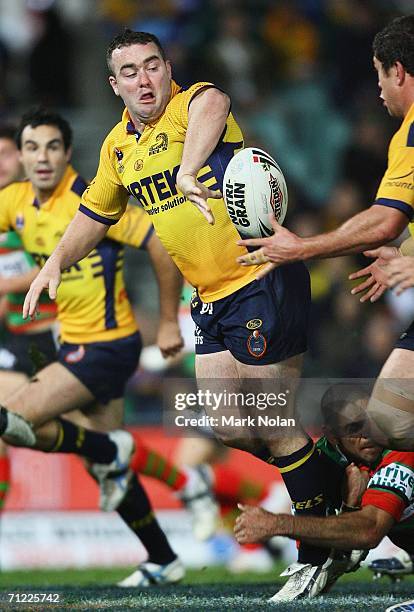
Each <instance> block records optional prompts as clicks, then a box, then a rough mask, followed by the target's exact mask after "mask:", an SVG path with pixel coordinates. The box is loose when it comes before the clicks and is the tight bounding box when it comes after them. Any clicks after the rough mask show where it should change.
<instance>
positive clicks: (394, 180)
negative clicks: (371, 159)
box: [374, 140, 414, 221]
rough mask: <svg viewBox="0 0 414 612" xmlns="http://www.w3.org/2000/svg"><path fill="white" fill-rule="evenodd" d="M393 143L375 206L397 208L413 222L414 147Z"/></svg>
mask: <svg viewBox="0 0 414 612" xmlns="http://www.w3.org/2000/svg"><path fill="white" fill-rule="evenodd" d="M409 143H410V141H409V140H407V145H406V146H401V145H400V146H395V145H393V142H392V141H391V145H390V149H389V154H388V168H387V170H386V172H385V174H384V176H383V178H382V181H381V183H380V186H379V188H378V192H377V196H376V198H375V202H374V203H375V204H381V205H383V206H389V207H391V208H397V209H398V210H400V211H401V212H403V213H405V214H406V215H407V217H408V219H409V220H410V221H411V220H412V218H413V215H414V146H410V144H409Z"/></svg>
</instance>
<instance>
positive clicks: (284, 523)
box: [234, 506, 394, 550]
mask: <svg viewBox="0 0 414 612" xmlns="http://www.w3.org/2000/svg"><path fill="white" fill-rule="evenodd" d="M241 510H242V514H241V515H240V516H239V517H238V518H237V520H236V525H235V528H234V532H235V535H236V539H237V541H238V542H239V543H240V544H246V543H249V542H263V541H266V540H268V539H269V538H271V537H273V536H276V535H280V536H285V537H288V538H291V539H294V540H300V541H301V542H306V543H307V544H312V545H313V546H322V547H326V548H341V549H343V550H352V549H354V548H358V549H368V548H374V547H375V546H377V545H378V544H379V542H380V541H381V539H382V538H383V537H384V536H385V535H386V534H387V533H388V532H389V530H390V529H391V527H392V526H393V524H394V519H393V517H392V516H391V515H390V514H388V513H387V512H385V511H384V510H381V509H379V508H376V507H374V506H365V507H364V508H362V509H361V510H357V511H356V512H348V513H343V514H340V515H339V516H329V517H321V518H320V517H314V516H306V517H301V516H292V515H290V514H272V513H271V512H267V511H266V510H263V508H259V507H255V506H242V507H241Z"/></svg>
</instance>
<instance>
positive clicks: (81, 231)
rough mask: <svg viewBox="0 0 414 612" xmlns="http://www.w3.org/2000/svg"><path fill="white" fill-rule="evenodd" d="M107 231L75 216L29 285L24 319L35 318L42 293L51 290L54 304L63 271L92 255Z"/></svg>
mask: <svg viewBox="0 0 414 612" xmlns="http://www.w3.org/2000/svg"><path fill="white" fill-rule="evenodd" d="M107 231H108V226H107V225H104V224H103V223H100V222H99V221H95V220H94V219H91V218H90V217H88V216H87V215H85V214H84V213H82V212H79V211H78V212H77V213H76V215H75V216H74V218H73V219H72V221H71V222H70V224H69V225H68V227H67V229H66V231H65V233H64V234H63V236H62V238H61V240H60V242H59V244H58V245H57V247H56V249H55V250H54V251H53V253H52V255H51V256H50V257H49V259H48V260H47V262H46V263H45V265H44V266H43V268H42V269H41V270H40V272H39V274H38V275H37V276H36V278H35V279H34V281H33V282H32V284H31V285H30V289H29V291H28V292H27V294H26V298H25V300H24V304H23V317H24V318H27V317H28V316H29V317H31V318H33V317H34V316H35V314H36V311H37V305H38V302H39V297H40V294H41V293H42V291H43V289H47V290H48V292H49V297H50V298H51V299H52V300H54V299H55V298H56V292H57V288H58V286H59V284H60V275H61V271H62V270H64V269H65V268H68V267H69V266H72V265H73V264H75V263H76V262H78V261H80V260H81V259H83V258H84V257H85V256H86V255H87V254H88V253H90V252H91V251H92V249H93V248H94V247H95V246H96V245H97V244H98V242H100V241H101V240H102V239H103V238H104V236H105V234H106V232H107Z"/></svg>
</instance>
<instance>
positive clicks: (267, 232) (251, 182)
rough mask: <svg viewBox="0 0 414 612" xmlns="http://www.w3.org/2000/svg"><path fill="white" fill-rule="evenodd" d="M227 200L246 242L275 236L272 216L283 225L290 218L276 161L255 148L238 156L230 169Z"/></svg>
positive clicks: (226, 180) (225, 182)
mask: <svg viewBox="0 0 414 612" xmlns="http://www.w3.org/2000/svg"><path fill="white" fill-rule="evenodd" d="M223 197H224V202H225V204H226V208H227V212H228V214H229V217H230V219H231V220H232V222H233V225H234V226H235V228H236V229H237V231H238V232H239V234H240V235H241V236H242V237H243V238H265V237H266V236H271V235H272V234H273V228H272V226H271V224H270V220H269V213H271V214H272V215H273V216H274V218H275V219H276V221H277V222H278V223H280V224H282V223H283V220H284V218H285V215H286V210H287V205H288V193H287V187H286V181H285V177H284V176H283V173H282V171H281V169H280V168H279V166H278V164H277V163H276V162H275V160H274V159H273V157H271V156H270V155H269V153H266V152H265V151H262V150H261V149H256V148H254V147H249V148H247V149H243V150H242V151H239V152H238V153H236V155H235V156H234V157H233V158H232V159H231V160H230V162H229V165H228V166H227V168H226V171H225V174H224V179H223Z"/></svg>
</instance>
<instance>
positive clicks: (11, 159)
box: [0, 138, 22, 189]
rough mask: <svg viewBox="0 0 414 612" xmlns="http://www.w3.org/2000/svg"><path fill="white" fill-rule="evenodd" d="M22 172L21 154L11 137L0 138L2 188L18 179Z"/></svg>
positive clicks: (0, 183) (0, 185)
mask: <svg viewBox="0 0 414 612" xmlns="http://www.w3.org/2000/svg"><path fill="white" fill-rule="evenodd" d="M21 174H22V166H21V163H20V154H19V150H18V148H17V146H16V145H15V143H14V142H13V140H10V139H9V138H0V189H3V187H7V185H10V183H13V181H17V180H18V179H19V178H20V175H21Z"/></svg>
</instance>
